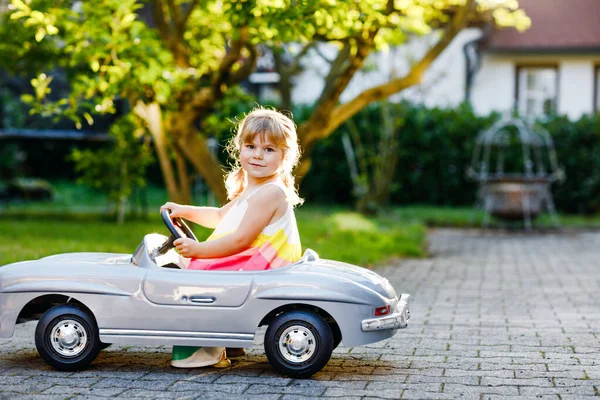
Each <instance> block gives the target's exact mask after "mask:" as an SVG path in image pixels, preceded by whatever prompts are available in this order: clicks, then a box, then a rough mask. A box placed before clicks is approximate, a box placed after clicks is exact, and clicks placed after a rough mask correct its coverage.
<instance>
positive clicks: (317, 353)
mask: <svg viewBox="0 0 600 400" xmlns="http://www.w3.org/2000/svg"><path fill="white" fill-rule="evenodd" d="M294 338H295V339H297V340H296V341H297V348H292V347H289V346H288V345H289V344H291V343H290V340H292V339H294ZM333 342H334V341H333V335H332V333H331V329H330V328H329V325H328V324H327V322H325V321H324V320H323V318H321V317H320V316H319V315H317V314H315V313H313V312H310V311H289V312H285V313H283V314H280V315H278V316H277V317H275V319H274V320H273V321H272V322H271V323H270V324H269V327H268V328H267V332H266V334H265V353H266V354H267V358H268V359H269V362H270V363H271V365H272V366H273V368H274V369H275V370H276V371H277V372H279V373H281V374H283V375H288V376H290V377H293V378H308V377H310V376H311V375H313V374H314V373H316V372H319V371H320V370H321V369H322V368H323V367H324V366H325V365H326V364H327V362H329V358H330V357H331V352H332V351H333ZM280 344H281V346H280ZM282 349H283V350H282Z"/></svg>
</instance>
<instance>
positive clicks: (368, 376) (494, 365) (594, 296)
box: [0, 230, 600, 400]
mask: <svg viewBox="0 0 600 400" xmlns="http://www.w3.org/2000/svg"><path fill="white" fill-rule="evenodd" d="M430 248H431V252H432V255H433V257H432V258H430V259H424V260H404V261H402V262H399V263H398V264H397V265H390V266H387V267H385V268H381V269H379V271H378V272H380V273H381V274H382V275H384V276H387V277H388V278H389V279H390V280H391V281H392V283H393V284H394V286H395V287H396V288H397V289H398V290H399V291H406V292H409V293H412V294H413V301H412V319H411V320H410V325H409V328H408V329H406V330H403V331H400V332H399V333H398V334H397V335H396V336H395V337H393V338H392V339H390V340H388V341H384V342H380V343H376V344H375V345H372V346H363V347H356V348H351V349H348V348H345V347H341V348H339V349H337V350H336V351H335V352H334V354H333V356H332V359H331V361H330V362H329V364H328V365H327V366H326V367H325V369H324V370H323V371H322V372H320V373H318V374H317V375H315V376H314V377H313V379H310V380H296V379H289V378H286V377H281V376H279V375H277V374H274V373H273V371H272V369H271V367H270V366H269V364H268V363H267V359H266V357H265V355H264V353H263V350H262V346H261V345H260V343H259V342H260V338H259V339H258V340H257V343H256V345H255V346H254V347H253V348H252V349H251V350H250V352H249V354H248V355H247V356H245V357H242V358H240V359H237V360H235V361H234V365H233V367H232V368H230V369H228V370H215V369H211V368H207V369H196V370H183V371H182V370H176V369H173V368H171V367H169V365H168V362H169V358H170V354H169V351H170V349H169V348H162V347H144V348H142V347H117V346H115V347H111V348H109V349H107V350H105V351H103V352H102V353H101V354H100V356H99V357H98V358H97V360H96V361H95V362H94V363H93V364H92V366H91V368H89V369H88V370H86V371H82V372H76V373H61V372H57V371H54V370H52V369H50V368H48V367H47V366H46V365H45V364H44V363H43V362H42V361H41V360H40V358H39V357H38V356H37V353H36V351H35V347H34V344H33V329H34V327H35V325H34V324H33V323H28V324H25V325H19V326H18V328H17V331H16V333H15V337H14V338H13V339H12V340H1V341H0V398H1V399H4V398H7V399H8V398H32V399H82V398H107V397H116V398H190V399H194V398H198V399H222V398H242V399H281V400H283V399H312V398H343V399H370V398H384V399H398V398H402V399H413V398H422V399H462V398H465V399H471V398H474V399H492V398H507V397H510V396H520V397H523V398H526V397H528V398H532V399H539V398H553V399H568V398H583V397H586V396H590V397H591V396H599V395H600V293H599V288H600V233H584V232H579V233H563V234H539V233H538V234H532V235H526V234H523V233H515V232H511V233H502V232H492V231H488V232H484V231H478V230H470V231H464V230H463V231H459V230H434V231H432V232H431V234H430Z"/></svg>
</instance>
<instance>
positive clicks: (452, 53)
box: [293, 0, 600, 119]
mask: <svg viewBox="0 0 600 400" xmlns="http://www.w3.org/2000/svg"><path fill="white" fill-rule="evenodd" d="M519 6H520V8H522V9H524V10H525V12H526V14H527V15H528V16H529V17H530V18H531V21H532V22H531V27H530V28H529V29H528V30H527V31H525V32H518V31H517V30H516V29H514V28H504V29H498V30H491V29H487V28H468V29H465V30H463V31H462V32H461V33H460V34H459V35H457V37H456V38H455V39H454V41H453V42H452V43H451V44H450V45H449V46H448V47H447V48H446V50H445V51H444V52H443V53H442V54H441V55H440V56H439V57H438V58H437V60H436V61H435V62H434V63H433V64H432V65H431V67H430V68H429V69H428V71H427V73H426V74H425V77H424V81H423V83H422V84H421V85H419V86H416V87H412V88H409V89H407V90H405V91H403V92H401V93H399V94H398V95H396V96H395V99H401V98H403V99H409V100H411V101H414V102H417V103H423V104H425V105H426V106H429V107H434V106H438V107H455V106H457V105H458V104H460V103H462V102H463V101H465V100H467V101H470V102H471V104H472V105H473V108H474V110H475V112H476V113H477V114H480V115H485V114H488V113H490V112H492V111H498V112H502V113H511V112H512V111H513V110H514V109H517V110H518V111H519V113H520V114H521V115H526V116H540V115H543V114H545V113H548V112H551V111H555V112H558V113H559V114H566V115H567V116H568V117H569V118H571V119H576V118H579V117H580V116H581V115H583V114H586V113H592V112H595V111H598V110H600V22H599V21H600V0H519ZM435 40H436V39H435V38H434V37H433V36H426V37H422V38H419V39H417V40H413V41H411V43H409V44H406V45H404V46H402V47H399V48H395V49H391V50H390V51H388V52H379V53H377V54H373V55H372V56H371V57H370V58H369V63H370V64H371V65H373V66H376V68H371V72H360V73H357V74H356V75H355V77H354V79H353V80H352V81H351V82H350V84H349V86H348V88H347V89H346V91H345V92H344V93H343V95H342V97H341V101H342V102H345V101H348V100H350V99H351V98H353V97H355V96H357V95H358V94H360V93H361V92H362V91H363V90H364V89H366V88H368V87H371V86H375V85H378V84H382V83H384V82H385V81H387V80H389V79H390V78H391V77H394V76H402V75H403V74H405V73H406V72H408V70H409V68H410V64H411V62H413V61H415V60H418V59H419V58H420V56H421V55H422V54H424V53H425V51H426V49H427V48H428V47H429V46H431V44H432V43H434V42H435ZM325 50H326V51H325V53H327V50H328V52H329V58H332V57H333V55H334V54H335V50H332V49H325ZM320 53H321V54H322V53H324V51H321V52H320ZM327 67H328V65H327V63H326V62H325V61H324V60H322V59H321V58H320V57H318V56H313V57H311V58H310V59H309V60H308V62H307V68H306V70H305V71H304V73H303V74H301V75H300V76H298V77H297V79H296V82H295V88H294V91H293V99H294V101H295V102H296V103H312V102H313V101H314V100H315V99H316V98H317V96H318V95H319V94H320V91H321V90H322V86H323V82H322V81H323V77H324V76H325V73H326V69H327Z"/></svg>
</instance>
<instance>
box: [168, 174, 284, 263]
mask: <svg viewBox="0 0 600 400" xmlns="http://www.w3.org/2000/svg"><path fill="white" fill-rule="evenodd" d="M284 207H285V208H284ZM283 209H287V201H286V199H285V195H284V194H283V192H282V191H281V189H279V188H278V187H276V186H267V187H265V188H264V189H261V190H260V191H258V192H257V193H256V194H255V195H253V196H252V197H251V198H250V199H248V210H247V211H246V214H245V215H244V218H243V219H242V222H241V223H240V226H239V228H238V229H237V230H236V231H235V232H233V233H231V234H229V235H226V236H223V237H222V238H219V239H216V240H211V241H210V242H201V243H198V242H195V241H193V240H191V239H178V240H176V241H175V242H174V243H175V246H176V247H177V251H179V254H181V255H182V256H184V257H194V258H218V257H226V256H230V255H232V254H236V253H239V252H240V251H243V250H246V249H247V248H248V247H250V245H251V244H252V242H254V240H255V239H256V238H257V237H258V235H259V234H260V233H261V231H262V230H263V228H264V227H265V226H267V225H268V224H269V222H270V221H271V219H272V218H273V216H274V215H276V214H277V211H278V210H283Z"/></svg>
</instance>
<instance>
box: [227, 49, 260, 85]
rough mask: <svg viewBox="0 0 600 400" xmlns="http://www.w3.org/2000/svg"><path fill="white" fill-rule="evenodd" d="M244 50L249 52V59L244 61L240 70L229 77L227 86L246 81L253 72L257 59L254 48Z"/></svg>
mask: <svg viewBox="0 0 600 400" xmlns="http://www.w3.org/2000/svg"><path fill="white" fill-rule="evenodd" d="M246 49H247V50H248V51H249V52H250V57H249V58H248V59H246V60H245V61H244V63H243V65H242V66H241V67H240V69H238V70H237V71H235V72H234V73H233V74H231V75H230V77H229V80H228V81H227V84H228V85H234V84H236V83H240V82H241V81H243V80H245V79H247V78H248V77H249V76H250V74H251V73H252V71H254V67H255V66H256V58H257V51H256V46H253V45H250V46H246Z"/></svg>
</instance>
